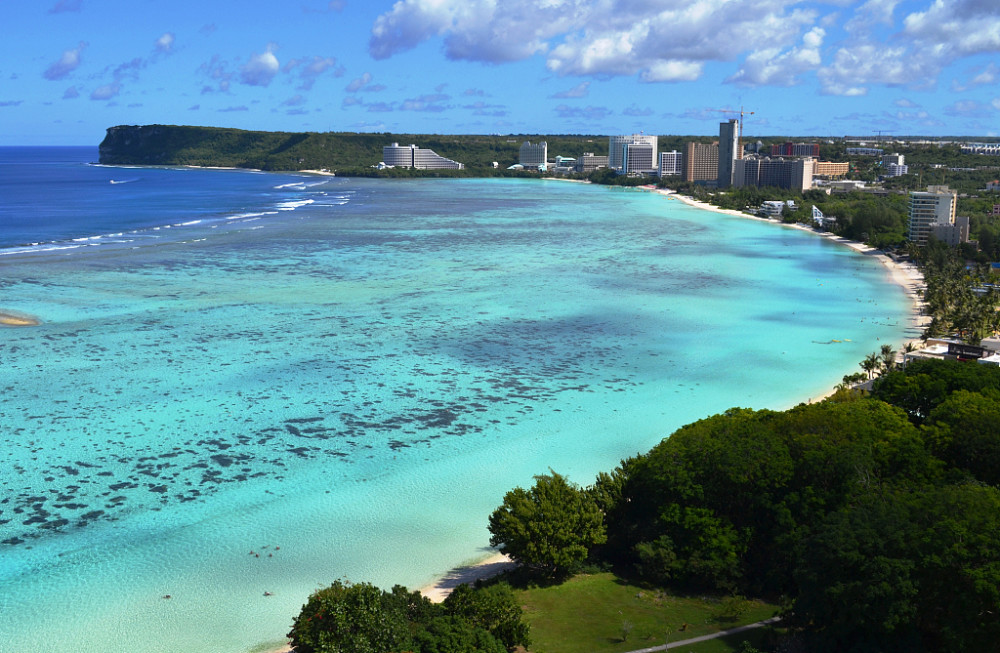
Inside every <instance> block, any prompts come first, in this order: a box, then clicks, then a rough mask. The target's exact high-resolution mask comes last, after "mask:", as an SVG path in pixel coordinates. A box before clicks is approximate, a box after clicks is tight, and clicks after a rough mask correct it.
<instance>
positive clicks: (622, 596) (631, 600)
mask: <svg viewBox="0 0 1000 653" xmlns="http://www.w3.org/2000/svg"><path fill="white" fill-rule="evenodd" d="M517 594H518V597H519V599H520V601H521V605H522V607H523V608H524V617H525V620H526V621H527V622H528V623H529V624H530V625H531V641H532V645H531V647H530V650H531V651H532V653H603V652H607V653H622V652H624V651H631V650H635V649H640V648H646V647H650V646H658V645H662V644H663V643H664V642H665V641H666V640H667V639H668V638H669V641H672V642H676V641H679V640H682V639H688V638H691V637H698V636H699V635H707V634H709V633H714V632H718V631H720V630H725V629H726V628H732V627H733V626H739V625H742V624H748V623H753V622H755V621H761V620H763V619H767V618H769V617H773V616H774V615H775V614H776V613H777V611H778V607H777V606H775V605H771V604H767V603H764V602H761V601H745V600H744V601H742V602H739V601H737V602H736V603H734V602H733V601H732V600H727V599H725V598H722V599H719V598H716V597H679V596H672V595H669V594H666V593H665V592H661V591H658V590H648V589H643V588H640V587H637V586H635V585H630V584H628V583H626V582H625V581H622V580H621V579H619V578H617V577H616V576H614V574H610V573H601V574H589V575H580V576H575V577H574V578H572V579H570V580H568V581H566V582H565V583H563V584H562V585H558V586H554V587H543V588H539V589H530V590H517ZM734 612H735V613H740V614H739V616H735V617H734V616H732V615H733V613H734ZM626 631H628V632H627V634H626ZM759 638H760V633H759V632H758V631H753V632H750V633H746V634H741V635H737V636H735V637H730V638H723V639H720V640H716V641H712V642H704V643H701V644H698V645H696V646H691V647H684V648H683V649H679V650H684V651H688V650H690V651H697V652H698V653H726V652H728V651H736V650H739V646H740V644H741V643H742V641H743V640H744V639H746V640H749V641H750V642H752V643H756V642H759V641H760V640H759Z"/></svg>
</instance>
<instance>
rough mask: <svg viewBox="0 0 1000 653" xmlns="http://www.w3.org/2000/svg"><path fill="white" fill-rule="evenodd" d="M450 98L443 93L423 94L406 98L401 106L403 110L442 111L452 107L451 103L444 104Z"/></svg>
mask: <svg viewBox="0 0 1000 653" xmlns="http://www.w3.org/2000/svg"><path fill="white" fill-rule="evenodd" d="M449 99H450V97H449V96H447V95H444V94H443V93H432V94H430V95H421V96H420V97H416V98H412V99H409V100H404V101H403V105H402V107H401V108H402V110H403V111H426V112H432V113H440V112H442V111H446V110H448V109H450V108H451V106H450V105H447V104H442V103H443V102H445V101H447V100H449Z"/></svg>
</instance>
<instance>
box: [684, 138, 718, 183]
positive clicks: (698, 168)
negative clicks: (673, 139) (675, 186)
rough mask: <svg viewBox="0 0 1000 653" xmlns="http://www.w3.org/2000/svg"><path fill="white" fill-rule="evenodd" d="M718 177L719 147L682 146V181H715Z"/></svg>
mask: <svg viewBox="0 0 1000 653" xmlns="http://www.w3.org/2000/svg"><path fill="white" fill-rule="evenodd" d="M718 176H719V146H718V145H717V144H715V143H712V144H711V145H708V144H705V143H687V144H686V145H685V146H684V181H715V180H716V179H717V178H718Z"/></svg>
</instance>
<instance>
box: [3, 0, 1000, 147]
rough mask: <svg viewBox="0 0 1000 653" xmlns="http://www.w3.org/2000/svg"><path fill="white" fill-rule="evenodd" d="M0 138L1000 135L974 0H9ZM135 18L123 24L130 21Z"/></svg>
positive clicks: (997, 14)
mask: <svg viewBox="0 0 1000 653" xmlns="http://www.w3.org/2000/svg"><path fill="white" fill-rule="evenodd" d="M0 19H2V20H3V22H4V24H5V25H6V26H7V27H8V29H7V34H6V36H7V38H5V39H4V40H3V42H2V44H0V54H2V56H0V61H2V63H0V79H2V80H3V85H2V86H0V145H18V144H20V145H46V144H66V145H93V144H96V143H97V142H99V141H100V139H101V137H102V135H103V132H104V129H105V128H107V127H109V126H113V125H118V124H154V123H160V124H189V125H207V126H225V127H236V128H242V129H256V130H266V131H347V132H355V131H356V132H394V133H417V134H419V133H448V134H455V133H463V134H476V133H482V134H488V133H503V134H508V133H510V134H546V133H548V134H557V133H562V134H567V133H581V134H622V133H634V132H637V131H639V130H646V132H647V133H657V134H685V135H710V134H714V133H717V126H718V123H719V122H720V120H723V119H726V118H729V117H734V115H735V112H736V111H738V110H739V109H740V107H745V108H746V109H747V110H748V111H753V112H754V113H753V115H748V116H747V117H746V122H745V132H746V135H747V136H748V137H756V136H769V135H789V136H802V137H809V136H817V137H818V136H837V135H847V134H850V135H863V136H864V135H875V134H896V135H909V136H921V135H924V136H973V137H974V136H983V137H993V136H997V135H998V132H1000V130H998V128H997V124H998V121H997V117H998V116H1000V92H998V91H997V90H996V82H997V81H998V80H1000V64H998V62H997V54H998V53H1000V8H997V7H994V6H988V3H984V2H976V1H975V0H822V1H820V0H812V1H804V2H797V1H793V0H763V1H761V0H753V1H751V0H729V1H728V2H707V1H706V2H701V3H694V4H691V3H678V2H676V1H674V0H654V1H653V2H645V3H634V2H625V1H624V0H613V1H611V2H606V3H597V2H589V1H586V0H549V1H547V2H541V3H530V2H526V1H525V0H497V1H489V2H488V1H487V0H463V1H462V2H459V1H458V0H433V1H432V0H400V1H398V2H395V3H392V2H389V1H387V0H380V1H376V2H370V3H362V2H358V1H357V0H299V2H297V3H295V4H294V5H288V6H284V7H281V8H280V9H279V8H276V7H275V5H273V3H265V2H263V1H262V0H245V1H243V2H239V3H237V2H231V1H224V2H217V3H197V4H196V3H193V2H190V0H177V1H176V2H173V3H170V4H169V5H160V4H150V3H142V4H137V3H130V2H126V1H125V0H106V1H105V2H101V3H97V2H93V1H92V0H45V1H43V2H41V3H27V2H15V3H5V4H4V6H3V7H2V8H0ZM122 25H128V26H129V28H128V29H122V28H121V26H122Z"/></svg>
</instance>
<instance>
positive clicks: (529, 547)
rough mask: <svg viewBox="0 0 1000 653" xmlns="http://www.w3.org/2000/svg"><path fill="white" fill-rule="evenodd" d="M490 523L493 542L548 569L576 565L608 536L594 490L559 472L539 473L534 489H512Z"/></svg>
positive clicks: (523, 560) (524, 560) (553, 570)
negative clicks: (585, 488) (579, 485)
mask: <svg viewBox="0 0 1000 653" xmlns="http://www.w3.org/2000/svg"><path fill="white" fill-rule="evenodd" d="M489 529H490V545H491V546H495V547H498V548H499V549H500V551H501V552H502V553H506V554H507V555H509V556H510V557H511V558H512V559H513V560H514V561H516V562H518V563H520V564H524V565H528V566H531V567H535V568H537V569H539V570H541V571H544V572H545V573H547V574H548V575H556V574H557V573H559V572H561V571H566V570H569V569H572V568H573V567H574V566H575V565H578V564H579V563H581V562H583V561H584V560H585V559H586V558H587V555H588V553H589V552H590V549H591V547H593V546H595V545H598V544H601V543H603V542H604V541H605V539H606V536H605V532H604V520H603V516H602V515H601V511H600V510H599V509H598V507H597V503H596V502H595V501H594V498H593V496H592V495H591V494H589V493H588V492H585V491H583V490H582V489H580V488H579V487H577V486H575V485H572V484H571V483H569V482H568V481H567V480H566V478H565V477H563V476H561V475H560V474H557V473H555V472H551V473H550V474H549V475H546V476H536V477H535V485H534V486H532V488H531V489H530V490H525V489H523V488H515V489H513V490H511V491H510V492H508V493H507V494H506V496H504V499H503V505H501V506H500V507H499V508H497V509H496V510H495V511H493V514H491V515H490V521H489Z"/></svg>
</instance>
